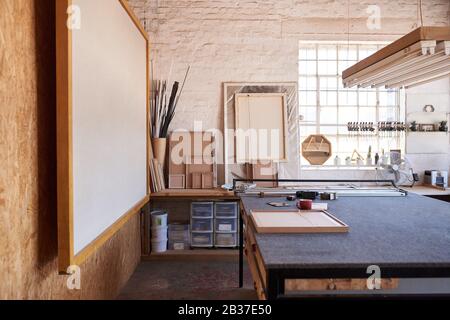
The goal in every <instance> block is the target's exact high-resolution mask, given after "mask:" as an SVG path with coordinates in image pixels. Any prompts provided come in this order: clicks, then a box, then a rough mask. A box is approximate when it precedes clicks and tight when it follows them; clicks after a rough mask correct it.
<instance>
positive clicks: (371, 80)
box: [342, 27, 450, 89]
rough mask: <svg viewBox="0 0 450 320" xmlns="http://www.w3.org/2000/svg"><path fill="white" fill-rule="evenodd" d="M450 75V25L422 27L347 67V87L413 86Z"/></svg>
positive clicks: (345, 71) (344, 77) (345, 77)
mask: <svg viewBox="0 0 450 320" xmlns="http://www.w3.org/2000/svg"><path fill="white" fill-rule="evenodd" d="M447 76H450V27H420V28H417V29H416V30H414V31H412V32H411V33H409V34H407V35H405V36H403V37H401V38H400V39H398V40H396V41H394V42H393V43H391V44H390V45H388V46H386V47H384V48H383V49H381V50H379V51H377V52H375V53H374V54H372V55H371V56H369V57H367V58H366V59H364V60H361V61H360V62H358V63H356V64H355V65H353V66H351V67H350V68H348V69H346V70H344V72H343V73H342V79H343V83H344V87H346V88H351V87H354V86H358V87H361V88H379V87H385V88H389V89H395V88H401V87H406V88H409V87H413V86H416V85H419V84H424V83H427V82H430V81H434V80H437V79H441V78H445V77H447Z"/></svg>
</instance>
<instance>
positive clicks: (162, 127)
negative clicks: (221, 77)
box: [150, 66, 191, 138]
mask: <svg viewBox="0 0 450 320" xmlns="http://www.w3.org/2000/svg"><path fill="white" fill-rule="evenodd" d="M190 69H191V67H190V66H189V67H188V68H187V70H186V75H185V76H184V80H183V83H182V85H181V87H180V83H179V82H177V81H175V82H174V83H173V85H172V91H171V92H170V96H168V93H169V92H168V88H167V86H168V83H167V82H168V81H167V80H164V81H161V80H158V81H154V80H153V79H152V90H151V91H152V94H153V95H152V97H151V99H150V115H151V126H150V130H151V132H150V134H151V136H152V137H153V138H167V136H168V133H169V126H170V123H171V122H172V120H173V118H174V116H175V110H176V108H177V105H178V101H179V100H180V97H181V94H182V93H183V89H184V85H185V84H186V79H187V77H188V75H189V71H190ZM152 78H153V76H152Z"/></svg>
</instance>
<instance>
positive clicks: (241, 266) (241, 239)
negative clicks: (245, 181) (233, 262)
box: [239, 212, 244, 288]
mask: <svg viewBox="0 0 450 320" xmlns="http://www.w3.org/2000/svg"><path fill="white" fill-rule="evenodd" d="M243 286H244V221H243V219H242V213H241V212H239V288H242V287H243Z"/></svg>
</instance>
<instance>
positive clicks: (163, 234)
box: [151, 227, 168, 240]
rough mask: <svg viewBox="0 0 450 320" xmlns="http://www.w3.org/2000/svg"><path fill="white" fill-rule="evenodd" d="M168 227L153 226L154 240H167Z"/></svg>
mask: <svg viewBox="0 0 450 320" xmlns="http://www.w3.org/2000/svg"><path fill="white" fill-rule="evenodd" d="M167 230H168V228H167V227H152V229H151V235H152V239H153V240H164V239H166V240H167Z"/></svg>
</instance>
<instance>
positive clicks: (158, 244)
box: [152, 237, 167, 253]
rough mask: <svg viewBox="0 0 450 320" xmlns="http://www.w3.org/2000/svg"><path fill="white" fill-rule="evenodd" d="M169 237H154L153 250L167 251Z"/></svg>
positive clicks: (156, 251)
mask: <svg viewBox="0 0 450 320" xmlns="http://www.w3.org/2000/svg"><path fill="white" fill-rule="evenodd" d="M166 251H167V237H166V238H165V239H152V252H155V253H158V252H166Z"/></svg>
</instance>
